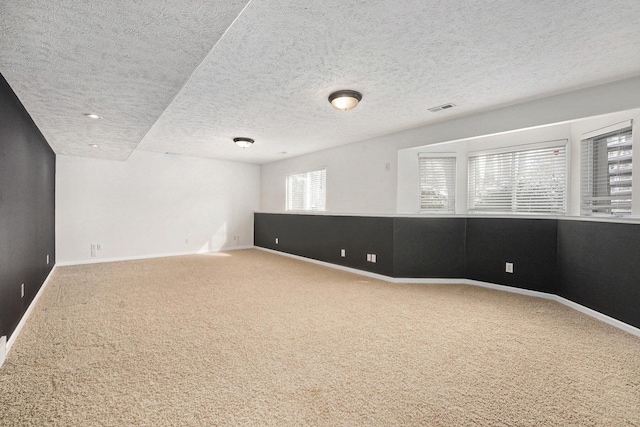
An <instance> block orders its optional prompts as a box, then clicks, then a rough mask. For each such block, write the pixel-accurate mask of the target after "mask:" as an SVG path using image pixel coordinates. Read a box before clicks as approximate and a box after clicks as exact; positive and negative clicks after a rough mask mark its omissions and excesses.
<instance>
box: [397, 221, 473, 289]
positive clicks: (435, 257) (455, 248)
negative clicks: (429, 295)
mask: <svg viewBox="0 0 640 427" xmlns="http://www.w3.org/2000/svg"><path fill="white" fill-rule="evenodd" d="M465 224H466V220H465V219H464V218H394V238H393V257H394V268H393V276H394V277H413V278H420V277H425V278H427V277H430V278H443V279H444V278H450V279H456V278H457V279H462V278H465V277H466V276H465V270H466V262H465V260H466V255H465V240H466V237H465V235H466V226H465Z"/></svg>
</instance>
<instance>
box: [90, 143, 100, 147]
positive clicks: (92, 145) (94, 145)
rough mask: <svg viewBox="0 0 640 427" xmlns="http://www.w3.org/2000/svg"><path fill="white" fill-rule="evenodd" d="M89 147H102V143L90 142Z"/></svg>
mask: <svg viewBox="0 0 640 427" xmlns="http://www.w3.org/2000/svg"><path fill="white" fill-rule="evenodd" d="M89 147H93V148H100V145H99V144H89Z"/></svg>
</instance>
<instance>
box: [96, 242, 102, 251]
mask: <svg viewBox="0 0 640 427" xmlns="http://www.w3.org/2000/svg"><path fill="white" fill-rule="evenodd" d="M96 250H97V251H101V250H102V243H96Z"/></svg>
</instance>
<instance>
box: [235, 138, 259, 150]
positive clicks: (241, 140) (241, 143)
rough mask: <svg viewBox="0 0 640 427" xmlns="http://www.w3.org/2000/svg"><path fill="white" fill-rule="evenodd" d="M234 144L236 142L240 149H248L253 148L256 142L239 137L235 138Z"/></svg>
mask: <svg viewBox="0 0 640 427" xmlns="http://www.w3.org/2000/svg"><path fill="white" fill-rule="evenodd" d="M233 142H235V143H236V145H237V146H238V147H240V148H247V147H251V146H252V145H253V143H254V142H255V141H254V140H253V139H251V138H244V137H239V138H233Z"/></svg>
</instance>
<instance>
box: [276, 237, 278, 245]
mask: <svg viewBox="0 0 640 427" xmlns="http://www.w3.org/2000/svg"><path fill="white" fill-rule="evenodd" d="M277 244H278V238H277V237H276V245H277Z"/></svg>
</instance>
